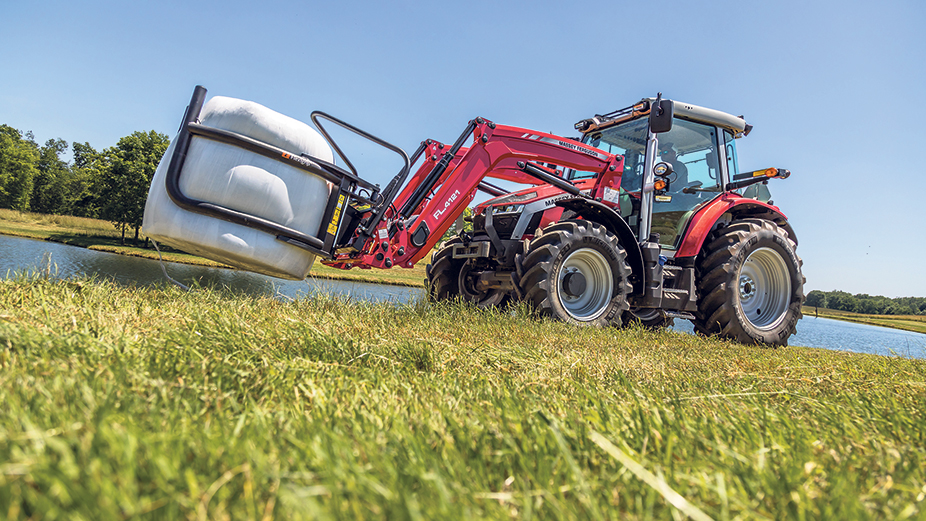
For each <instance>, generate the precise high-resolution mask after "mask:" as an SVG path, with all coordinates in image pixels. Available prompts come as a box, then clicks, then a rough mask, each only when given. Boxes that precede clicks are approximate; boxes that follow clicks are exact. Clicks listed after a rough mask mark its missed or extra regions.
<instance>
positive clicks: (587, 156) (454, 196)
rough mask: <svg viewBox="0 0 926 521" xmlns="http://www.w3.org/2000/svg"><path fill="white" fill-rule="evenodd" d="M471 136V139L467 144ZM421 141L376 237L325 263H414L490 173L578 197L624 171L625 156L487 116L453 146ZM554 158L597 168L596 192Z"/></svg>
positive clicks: (585, 168)
mask: <svg viewBox="0 0 926 521" xmlns="http://www.w3.org/2000/svg"><path fill="white" fill-rule="evenodd" d="M470 136H471V137H472V140H473V142H472V144H471V145H470V146H469V147H468V148H464V147H463V143H464V142H465V141H466V140H467V139H468V138H469V137H470ZM422 147H423V149H422V148H419V151H418V152H416V154H415V155H414V156H413V161H417V159H418V157H419V156H424V160H423V162H422V164H421V166H420V167H419V168H418V170H417V171H416V172H415V174H414V176H412V178H411V179H410V180H409V182H408V184H407V185H406V186H405V188H404V189H403V190H402V191H401V192H400V193H399V194H398V195H397V196H396V198H395V201H394V202H393V203H392V204H391V205H390V211H388V212H387V213H386V216H385V218H384V219H382V220H380V222H379V224H378V225H377V227H376V229H375V230H369V231H368V232H367V233H369V234H370V239H368V240H366V241H365V242H364V243H363V244H362V245H358V246H360V247H359V248H356V247H355V251H346V252H342V253H338V254H336V255H335V257H334V259H330V260H329V259H326V260H322V262H323V263H324V264H327V265H329V266H333V267H339V268H344V269H350V268H358V267H359V268H390V267H392V266H401V267H406V268H410V267H412V266H414V264H415V263H416V262H418V261H420V260H421V259H423V258H424V257H425V256H426V255H427V254H428V253H429V252H430V251H431V249H432V248H433V247H434V246H435V245H436V244H437V242H438V241H439V240H440V238H441V237H442V236H443V235H444V233H446V231H447V230H448V229H449V228H450V226H451V225H452V224H453V223H454V221H456V219H457V218H458V217H460V215H461V214H462V213H463V210H464V209H465V208H466V207H467V206H469V204H470V202H472V200H473V198H474V197H475V195H476V192H477V190H479V186H480V183H482V182H483V180H484V179H485V178H487V177H491V178H495V179H502V180H507V181H513V182H517V183H521V184H541V183H551V182H552V183H556V184H557V185H558V186H560V187H562V188H563V189H564V190H565V191H572V192H573V193H574V194H575V195H577V196H581V197H589V198H595V197H596V194H597V192H600V190H601V189H602V187H604V186H614V187H616V186H618V185H619V184H620V175H621V172H622V170H623V158H622V157H621V156H615V155H613V154H608V153H605V152H602V151H601V150H598V149H596V148H592V147H589V146H588V145H583V144H581V143H579V142H577V141H573V140H570V139H566V138H562V137H559V136H555V135H553V134H547V133H542V132H536V131H531V130H527V129H523V128H518V127H511V126H505V125H496V124H494V123H492V122H491V121H488V120H485V119H483V118H477V119H475V120H473V121H472V122H470V124H469V126H468V127H467V129H466V130H465V131H464V132H463V134H461V136H460V138H459V139H458V140H457V141H456V143H454V145H452V146H450V147H449V148H448V147H447V146H446V145H444V144H443V143H439V142H437V141H433V140H428V141H425V142H424V143H422ZM444 149H447V150H446V152H444ZM549 164H552V165H556V166H557V167H559V168H571V169H575V170H579V171H585V172H595V173H596V174H598V175H597V176H596V178H597V183H596V186H595V188H594V189H593V190H592V193H591V194H584V193H582V192H581V191H579V190H578V189H576V188H574V187H573V186H572V184H571V183H570V182H569V181H566V180H564V179H563V178H562V177H560V176H559V175H558V174H557V172H556V171H551V170H549V169H548V168H545V167H544V166H542V165H549ZM570 188H571V190H570ZM598 196H600V194H599V195H598ZM384 204H385V203H384Z"/></svg>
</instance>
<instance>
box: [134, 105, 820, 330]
mask: <svg viewBox="0 0 926 521" xmlns="http://www.w3.org/2000/svg"><path fill="white" fill-rule="evenodd" d="M204 98H205V89H203V88H202V87H197V88H196V90H195V91H194V95H193V98H192V100H191V102H190V105H189V107H188V108H187V111H186V113H185V115H184V119H183V122H182V124H181V128H180V132H179V134H178V137H177V139H176V140H175V142H174V143H173V145H172V147H171V150H169V151H168V153H167V154H166V155H165V159H164V160H163V161H162V165H161V167H159V171H160V170H162V169H163V171H164V174H163V175H161V174H160V173H159V174H156V175H155V179H154V181H153V184H152V192H151V193H152V194H154V193H155V191H156V188H157V189H158V190H162V191H164V192H165V193H166V194H167V195H166V196H165V198H164V199H165V200H167V196H169V199H170V201H172V204H174V205H176V206H177V207H178V208H180V209H182V210H183V211H185V212H188V213H189V215H192V214H198V215H202V216H206V217H208V218H209V219H217V220H220V221H223V222H227V223H232V225H233V226H235V227H240V229H241V230H243V231H247V230H245V229H248V230H257V231H258V232H259V233H261V234H264V235H265V236H267V237H269V238H270V239H271V242H273V246H274V247H276V246H277V245H279V244H285V248H295V249H296V250H301V251H303V252H305V253H306V255H308V256H309V259H310V261H309V268H306V271H305V273H308V269H310V265H311V259H314V256H318V257H319V258H320V261H321V262H322V263H323V264H325V265H328V266H332V267H335V268H341V269H357V268H360V269H369V268H377V269H389V268H393V267H402V268H410V267H412V266H414V265H415V264H416V263H417V262H419V261H423V260H424V259H425V258H426V257H427V256H428V255H429V254H430V255H431V258H430V263H429V264H428V265H427V269H426V273H427V280H426V286H427V290H428V294H429V296H430V298H431V299H433V300H435V301H443V300H449V299H457V298H460V299H465V300H467V301H470V302H473V303H475V304H476V305H478V306H480V307H490V306H502V305H504V304H506V303H507V302H516V301H526V302H527V304H529V305H530V306H531V307H532V308H533V309H535V310H536V311H537V312H538V313H539V314H541V315H544V316H549V317H552V318H554V319H558V320H562V321H565V322H568V323H571V324H576V325H580V326H598V327H604V326H617V327H621V326H626V325H629V324H634V323H639V324H642V325H643V326H645V327H649V328H662V327H667V326H669V325H671V324H672V322H673V320H674V319H676V318H679V319H687V320H691V321H692V322H693V323H694V327H695V330H696V331H697V332H698V333H700V334H705V335H719V336H723V337H727V338H732V339H735V340H737V341H740V342H744V343H761V344H766V345H773V346H775V345H787V341H788V338H789V337H790V336H791V335H792V334H793V333H794V332H795V326H796V323H797V321H798V320H799V319H800V318H801V305H802V303H803V300H804V295H803V283H804V278H803V276H802V274H801V264H802V262H801V260H800V258H799V257H798V256H797V254H796V252H795V250H796V247H797V240H796V237H795V234H794V231H793V230H792V228H791V226H790V224H789V223H788V220H787V218H786V217H785V216H784V214H783V213H782V212H781V211H780V210H779V209H778V208H777V207H776V206H774V204H773V202H772V201H771V200H769V198H770V194H769V191H768V188H767V186H766V185H767V182H768V180H769V179H772V178H779V179H784V178H787V177H788V176H789V175H790V172H789V171H788V170H786V169H778V168H767V169H763V170H756V171H748V172H741V171H740V170H739V167H738V165H737V157H736V147H735V140H736V139H738V138H740V137H743V136H746V135H748V134H749V133H750V131H751V130H752V127H751V126H750V125H748V124H746V122H745V120H744V119H743V118H742V117H735V116H731V115H729V114H726V113H724V112H720V111H717V110H712V109H707V108H703V107H699V106H696V105H691V104H687V103H682V102H678V101H672V100H668V99H662V95H661V94H659V95H658V96H656V97H655V98H644V99H643V100H641V101H640V102H639V103H636V104H634V105H632V106H629V107H626V108H623V109H620V110H616V111H613V112H609V113H607V114H603V115H602V114H599V115H595V116H594V117H591V118H588V119H583V120H581V121H579V122H578V123H577V124H576V125H575V129H576V131H577V132H578V133H580V134H581V136H579V137H575V138H566V137H561V136H557V135H553V134H550V133H544V132H538V131H533V130H529V129H524V128H519V127H512V126H505V125H499V124H496V123H494V122H492V121H490V120H487V119H484V118H475V119H473V120H472V121H470V122H469V123H468V125H467V127H466V128H465V130H464V131H463V132H462V133H461V134H460V136H459V138H458V139H457V140H456V141H455V142H454V143H452V144H446V143H442V142H440V141H437V140H433V139H426V140H424V141H422V142H421V144H420V146H419V147H418V149H417V150H416V151H415V152H414V153H412V154H411V156H408V155H407V154H406V153H405V152H404V151H403V150H402V149H401V148H399V147H397V146H395V145H392V144H389V143H388V142H385V141H383V140H382V139H379V138H377V137H375V136H373V135H371V134H369V133H367V132H365V131H363V130H361V129H359V128H357V127H354V126H352V125H350V124H348V123H346V122H344V121H342V120H339V119H337V118H335V117H333V116H331V115H328V114H326V113H324V112H320V111H316V112H313V113H312V115H311V118H312V121H313V122H314V123H315V125H316V127H317V128H318V130H319V132H320V133H321V135H322V136H323V138H324V141H325V142H326V143H327V144H328V145H330V147H331V149H333V151H334V153H336V154H337V155H338V156H339V157H340V158H341V160H342V162H343V164H344V166H338V165H336V164H335V163H334V161H333V160H331V159H330V158H328V157H321V155H322V154H321V153H318V152H316V153H305V152H303V151H300V150H287V149H286V148H285V147H284V146H283V145H280V143H284V144H285V143H291V141H287V140H283V141H281V142H280V143H276V144H273V143H268V142H267V141H266V140H263V139H262V138H260V137H259V136H258V137H257V138H255V137H253V136H248V135H247V134H246V132H244V131H240V132H239V131H236V130H234V129H232V130H229V128H217V127H214V126H210V125H208V124H204V123H203V122H202V121H200V120H199V116H200V111H201V110H202V106H203V100H204ZM206 119H207V120H209V118H206ZM209 121H212V120H209ZM215 121H219V120H215ZM323 121H324V122H326V123H327V124H334V125H337V126H339V127H341V128H342V129H345V130H347V131H349V132H352V133H354V134H356V135H358V136H360V137H361V138H363V139H366V140H369V141H370V142H372V143H374V144H376V145H379V146H382V147H385V148H386V149H387V150H390V151H391V152H393V153H395V154H396V155H398V156H399V157H400V159H401V162H402V165H403V166H402V168H401V169H400V171H399V172H398V173H397V174H396V175H395V177H394V178H392V180H391V181H390V182H389V183H388V184H387V186H386V187H385V188H380V187H379V185H375V184H373V183H370V182H368V181H366V180H364V179H363V178H362V177H361V176H360V175H359V174H358V172H357V171H356V169H355V168H354V166H353V164H352V163H351V162H350V160H349V159H348V158H347V156H346V155H345V154H344V153H343V151H342V150H341V148H340V147H339V146H338V144H337V143H336V142H335V140H334V139H332V137H331V135H330V134H329V132H328V131H327V129H326V127H325V124H323ZM261 135H263V134H261ZM201 140H206V141H213V142H219V143H222V144H223V145H230V146H231V147H233V148H236V149H241V150H246V151H248V152H249V153H252V154H254V155H256V156H260V157H262V158H264V159H270V160H272V162H277V163H281V164H283V165H285V167H286V168H290V169H298V170H299V171H301V172H303V173H305V174H311V175H312V176H315V177H316V178H318V179H321V180H324V181H325V182H326V183H325V186H327V187H328V188H327V190H326V191H324V192H323V193H321V194H320V195H319V199H318V200H319V201H321V203H320V204H318V205H317V207H318V208H317V212H318V219H316V220H314V221H312V222H311V224H309V225H306V226H304V227H303V229H296V228H293V227H291V226H290V225H288V224H287V223H286V222H283V221H282V220H281V219H277V218H274V217H272V216H271V214H272V212H271V213H266V212H265V213H263V214H262V213H261V212H262V211H263V210H259V208H260V206H259V205H257V206H255V205H254V204H253V201H243V202H241V201H237V200H233V199H229V200H228V201H224V202H222V201H219V202H216V201H206V200H202V199H197V198H196V197H194V196H193V195H195V194H193V195H191V194H190V193H185V192H184V186H187V187H189V186H191V185H190V184H189V182H187V184H186V185H185V184H184V182H183V181H182V180H181V176H187V177H188V176H190V175H193V174H191V173H189V172H187V171H186V170H184V162H185V161H187V155H190V156H191V157H192V155H194V154H195V150H193V148H195V147H193V148H191V143H193V142H197V141H201ZM289 146H292V145H289ZM329 154H330V152H329ZM236 157H238V156H236ZM255 164H256V163H255ZM415 165H417V168H416V169H415V171H414V173H412V169H413V166H415ZM236 168H238V167H236ZM249 168H251V167H249ZM262 168H263V167H262ZM268 168H269V167H268ZM252 169H253V168H252ZM239 171H240V168H239ZM249 171H250V170H249ZM255 175H256V174H255ZM271 177H273V176H269V177H268V179H269V178H271ZM239 178H240V176H239ZM236 179H237V178H236ZM254 179H257V178H256V177H255V178H254ZM490 180H500V181H504V183H499V182H498V181H490ZM222 182H223V183H225V184H228V185H230V184H233V183H234V182H236V181H234V180H233V179H232V178H228V179H226V180H225V181H222ZM162 183H163V184H162ZM511 183H515V184H517V185H523V186H525V188H521V189H518V190H514V191H510V190H508V189H506V188H505V187H503V186H500V185H505V186H510V185H511ZM155 184H157V185H158V186H157V187H155ZM223 186H225V185H223ZM223 190H225V192H227V190H226V189H225V188H223ZM225 192H223V193H225ZM477 192H483V193H485V194H488V196H489V197H490V198H489V199H488V200H485V201H484V202H481V203H479V204H477V205H476V206H475V207H474V208H473V209H472V213H471V215H470V216H467V217H464V210H466V209H467V208H468V207H470V205H471V203H473V201H474V200H475V198H476V196H477ZM151 200H152V195H149V206H150V204H151ZM255 208H258V209H255ZM150 213H151V214H152V216H153V217H151V218H150V221H151V222H152V224H156V223H155V221H157V220H158V219H157V218H156V217H155V216H156V215H157V213H156V212H153V211H152V212H150ZM274 215H275V214H274ZM464 218H465V219H467V220H469V221H470V222H471V230H470V231H465V230H464V227H463V226H462V224H463V219H464ZM162 220H163V219H162ZM174 220H175V221H176V222H178V223H180V222H183V219H174ZM148 226H149V209H147V208H146V222H145V227H146V229H147V228H148ZM454 227H456V228H455V232H451V231H450V230H451V229H453V228H454ZM199 228H202V227H199ZM236 229H238V228H236ZM197 233H199V231H197ZM235 233H237V232H235ZM248 233H250V231H248ZM227 235H234V233H226V234H223V236H227ZM445 235H451V238H450V239H449V240H445V241H443V243H442V244H441V245H440V246H439V248H437V249H436V251H433V254H432V250H434V248H435V246H436V245H437V244H438V242H441V240H442V238H444V237H445ZM240 236H241V237H245V235H244V234H243V233H242V234H240ZM163 239H164V240H165V241H166V242H169V243H170V242H171V240H174V242H173V244H179V245H180V246H181V248H182V247H183V246H184V244H190V243H191V242H192V243H196V242H197V241H199V242H203V241H205V239H202V238H197V239H195V240H193V239H190V240H187V242H186V243H184V242H183V241H182V240H178V239H176V238H173V239H172V238H170V237H167V236H165V237H163ZM239 242H245V241H244V239H242V240H240V241H239ZM195 246H196V245H195V244H193V247H192V249H193V250H195V251H196V252H198V253H200V254H203V255H206V256H210V255H212V258H216V260H220V261H224V262H227V263H230V264H233V265H237V266H239V267H243V268H245V269H252V270H257V269H256V268H254V266H256V265H257V264H255V263H257V262H259V261H263V259H261V258H259V257H260V255H256V256H255V257H254V258H250V260H247V261H242V260H238V259H242V258H243V257H240V256H237V257H236V256H232V255H231V254H229V253H227V252H223V251H219V253H216V251H217V250H216V249H215V248H214V247H210V248H205V247H204V248H196V247H195ZM187 249H188V250H189V249H191V248H190V247H187ZM294 251H295V250H294ZM265 256H266V257H272V256H271V255H269V254H268V255H265ZM236 260H238V262H237V263H236V262H235V261H236ZM267 273H271V274H275V273H276V272H274V271H267ZM300 275H302V272H301V271H298V270H297V272H296V275H292V273H290V274H289V275H282V276H291V277H292V278H299V276H300ZM277 276H281V275H277ZM302 276H304V275H302Z"/></svg>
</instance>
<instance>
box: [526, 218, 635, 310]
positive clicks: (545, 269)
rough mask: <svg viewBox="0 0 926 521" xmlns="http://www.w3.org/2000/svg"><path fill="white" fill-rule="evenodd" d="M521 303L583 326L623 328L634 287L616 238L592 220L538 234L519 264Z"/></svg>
mask: <svg viewBox="0 0 926 521" xmlns="http://www.w3.org/2000/svg"><path fill="white" fill-rule="evenodd" d="M519 273H520V276H519V281H518V282H519V285H520V289H521V294H522V295H524V299H525V300H526V301H527V302H528V304H530V305H531V307H533V308H534V309H535V310H537V311H539V312H540V314H541V315H544V316H550V317H553V318H555V319H558V320H563V321H565V322H569V323H571V324H576V325H583V326H586V325H587V326H599V327H604V326H617V327H619V326H620V325H621V318H622V317H623V315H624V312H625V311H627V309H629V307H630V306H629V304H628V301H627V298H628V296H629V295H630V292H631V291H632V287H631V285H630V282H629V281H628V278H629V277H630V266H629V265H628V264H627V253H626V252H625V251H624V248H622V247H621V245H620V243H619V242H618V240H617V237H616V236H615V235H613V234H611V233H610V232H608V230H607V229H605V228H604V227H603V226H600V225H598V224H595V223H593V222H590V221H565V222H559V223H556V224H553V225H550V226H548V227H546V228H544V229H543V230H541V231H539V232H538V234H537V236H536V237H535V238H534V239H533V240H532V241H531V243H530V247H529V249H528V251H527V252H526V254H525V255H524V256H523V260H521V262H520V269H519Z"/></svg>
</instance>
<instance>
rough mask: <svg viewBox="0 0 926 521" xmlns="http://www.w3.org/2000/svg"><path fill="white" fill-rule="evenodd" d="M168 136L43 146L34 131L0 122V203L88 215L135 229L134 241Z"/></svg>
mask: <svg viewBox="0 0 926 521" xmlns="http://www.w3.org/2000/svg"><path fill="white" fill-rule="evenodd" d="M169 144H170V140H169V139H168V137H167V136H166V135H165V134H160V133H158V132H155V131H153V130H152V131H149V132H141V131H139V132H134V133H132V134H131V135H129V136H125V137H123V138H122V139H120V140H119V142H118V143H117V144H116V146H113V147H110V148H107V149H105V150H103V151H97V150H96V149H94V148H93V147H92V146H90V143H86V142H85V143H76V142H75V143H73V144H72V145H71V146H70V148H71V151H72V157H73V159H72V160H71V161H65V160H64V159H62V158H63V156H65V155H66V154H67V151H68V143H67V141H64V140H63V139H60V138H59V139H49V140H48V141H46V142H45V144H44V145H43V146H40V145H39V144H38V143H36V142H35V138H34V136H33V134H32V132H25V133H24V132H22V131H20V130H17V129H15V128H13V127H10V126H9V125H0V208H10V209H13V210H20V211H30V212H36V213H44V214H55V215H73V216H76V217H91V218H94V219H104V220H107V221H110V222H112V223H113V224H114V225H115V226H116V227H117V228H121V230H122V242H123V243H125V233H126V229H134V231H135V238H134V240H135V242H136V243H137V242H138V232H139V229H140V228H141V222H142V217H143V216H144V212H145V199H146V198H147V196H148V186H149V185H150V184H151V178H152V177H153V176H154V171H155V170H156V169H157V166H158V163H159V162H160V160H161V156H162V155H163V154H164V152H165V151H166V150H167V146H168V145H169Z"/></svg>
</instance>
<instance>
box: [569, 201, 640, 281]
mask: <svg viewBox="0 0 926 521" xmlns="http://www.w3.org/2000/svg"><path fill="white" fill-rule="evenodd" d="M556 206H561V207H563V208H565V209H566V210H571V211H573V212H575V214H576V216H577V217H581V218H582V219H585V220H586V221H592V222H596V223H598V224H601V225H602V226H604V227H605V228H607V229H608V231H609V232H611V233H613V234H614V235H617V239H618V240H619V241H620V243H621V246H622V247H623V248H624V250H625V251H626V252H627V263H628V264H630V271H631V273H633V275H632V276H631V282H632V283H633V294H634V295H638V294H640V293H641V292H642V291H643V273H644V272H643V253H642V252H641V251H640V245H639V244H637V238H636V237H635V236H634V235H633V230H631V229H630V225H628V224H627V222H626V221H624V219H622V218H621V216H620V214H618V213H617V212H615V211H614V210H613V209H612V208H611V207H609V206H606V205H604V204H602V203H599V202H598V201H593V200H591V199H585V198H578V197H576V198H569V199H560V200H559V201H556Z"/></svg>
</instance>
